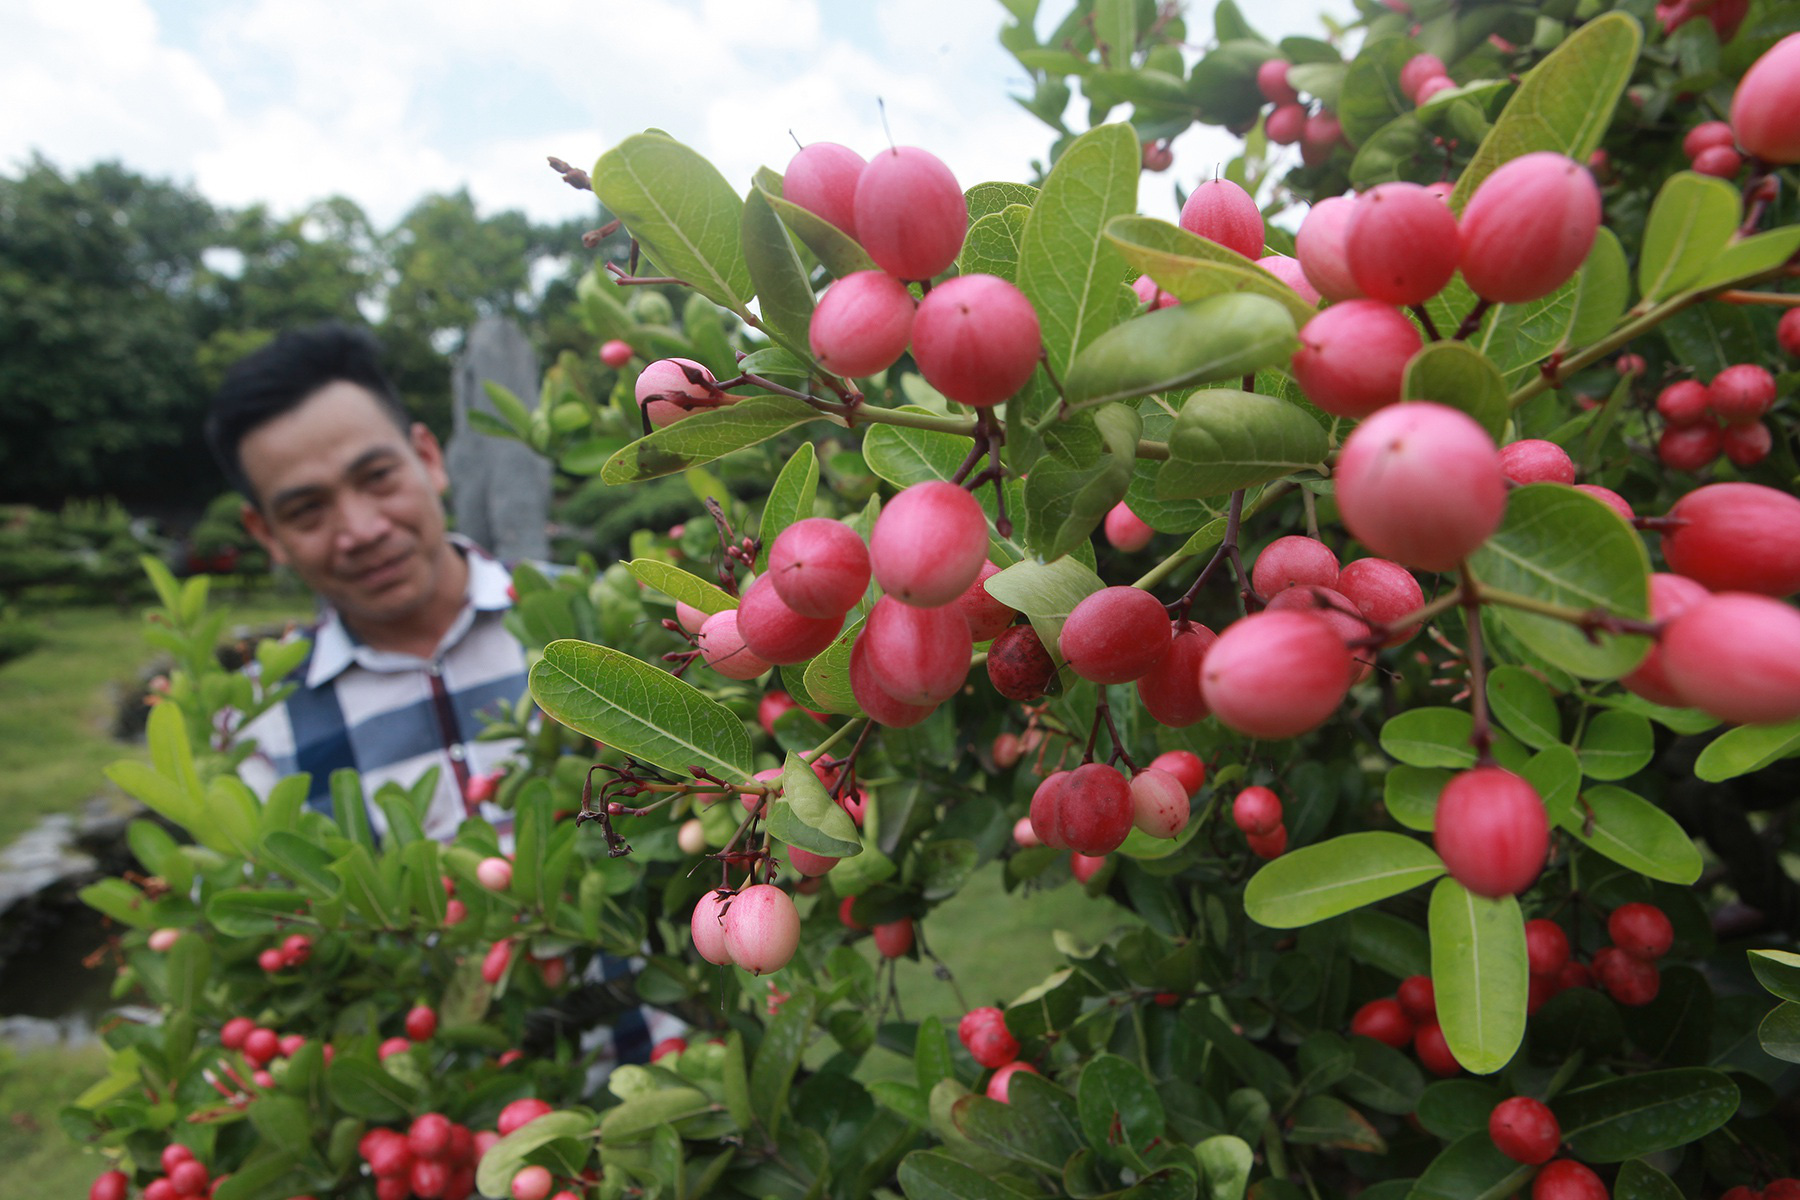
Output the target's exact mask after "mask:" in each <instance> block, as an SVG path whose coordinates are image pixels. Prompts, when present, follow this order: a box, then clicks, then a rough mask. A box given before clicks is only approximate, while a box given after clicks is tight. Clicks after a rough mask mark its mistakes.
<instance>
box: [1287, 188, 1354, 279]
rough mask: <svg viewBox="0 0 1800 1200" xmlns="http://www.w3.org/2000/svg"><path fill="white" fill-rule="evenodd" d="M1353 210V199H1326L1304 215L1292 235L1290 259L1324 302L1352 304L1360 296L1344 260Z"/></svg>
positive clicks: (1335, 197) (1352, 197)
mask: <svg viewBox="0 0 1800 1200" xmlns="http://www.w3.org/2000/svg"><path fill="white" fill-rule="evenodd" d="M1355 206H1356V198H1355V197H1354V196H1329V197H1327V198H1326V199H1324V200H1320V201H1319V202H1318V203H1316V204H1314V205H1313V206H1312V208H1311V209H1309V210H1308V211H1307V214H1306V219H1305V220H1303V221H1301V222H1300V232H1299V233H1297V234H1296V235H1294V257H1296V258H1298V259H1299V260H1300V269H1301V270H1302V271H1304V272H1305V273H1306V278H1307V279H1308V280H1310V281H1311V282H1312V285H1313V287H1315V288H1317V289H1318V290H1319V294H1320V295H1321V296H1323V297H1325V298H1326V299H1327V300H1354V299H1356V298H1357V297H1359V296H1361V295H1362V289H1361V288H1359V287H1357V286H1356V278H1355V277H1354V276H1353V275H1351V274H1350V263H1349V260H1348V259H1347V258H1346V257H1345V251H1344V230H1345V227H1346V226H1348V225H1349V223H1350V214H1351V212H1352V211H1354V209H1355Z"/></svg>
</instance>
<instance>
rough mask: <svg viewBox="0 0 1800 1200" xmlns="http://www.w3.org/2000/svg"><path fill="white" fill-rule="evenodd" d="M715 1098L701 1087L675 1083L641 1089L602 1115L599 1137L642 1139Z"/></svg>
mask: <svg viewBox="0 0 1800 1200" xmlns="http://www.w3.org/2000/svg"><path fill="white" fill-rule="evenodd" d="M711 1108H712V1101H711V1099H709V1098H708V1097H707V1094H706V1093H705V1092H703V1091H701V1090H700V1089H699V1088H689V1087H673V1088H662V1089H660V1090H657V1091H653V1092H641V1093H639V1094H637V1095H635V1096H631V1097H629V1098H627V1099H626V1101H625V1102H624V1103H623V1104H620V1105H618V1106H616V1107H614V1108H609V1109H607V1110H606V1112H605V1113H604V1114H602V1115H601V1117H600V1140H601V1141H602V1142H605V1143H607V1144H610V1145H616V1144H618V1143H620V1142H635V1141H643V1140H644V1139H645V1137H646V1135H648V1134H652V1133H654V1132H655V1131H656V1130H657V1129H659V1128H661V1127H662V1126H664V1125H673V1124H674V1123H675V1122H677V1121H680V1120H684V1119H686V1118H688V1117H694V1116H699V1115H700V1114H701V1113H703V1112H707V1111H709V1110H711Z"/></svg>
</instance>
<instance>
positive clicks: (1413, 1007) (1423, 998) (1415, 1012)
mask: <svg viewBox="0 0 1800 1200" xmlns="http://www.w3.org/2000/svg"><path fill="white" fill-rule="evenodd" d="M1395 998H1396V999H1398V1000H1399V1001H1400V1007H1401V1009H1403V1010H1404V1011H1405V1013H1406V1015H1407V1016H1408V1017H1409V1018H1410V1019H1411V1020H1412V1021H1413V1022H1414V1023H1415V1024H1425V1023H1427V1022H1430V1021H1435V1020H1437V989H1436V988H1434V987H1432V986H1431V976H1429V975H1408V976H1407V977H1406V978H1405V979H1402V980H1401V981H1400V987H1399V989H1398V991H1396V993H1395Z"/></svg>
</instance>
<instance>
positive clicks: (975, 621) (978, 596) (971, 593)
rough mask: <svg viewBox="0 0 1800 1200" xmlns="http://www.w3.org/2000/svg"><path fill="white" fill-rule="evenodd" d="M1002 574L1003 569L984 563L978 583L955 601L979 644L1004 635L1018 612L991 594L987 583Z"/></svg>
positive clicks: (976, 578)
mask: <svg viewBox="0 0 1800 1200" xmlns="http://www.w3.org/2000/svg"><path fill="white" fill-rule="evenodd" d="M999 573H1000V568H999V567H996V566H995V565H994V564H993V563H991V562H985V561H984V562H983V563H982V564H981V570H980V571H979V572H978V573H977V574H976V576H975V582H973V583H971V584H970V585H969V586H968V587H967V588H965V589H964V590H963V594H962V595H960V596H958V597H957V598H956V601H955V607H956V611H957V612H959V613H961V614H962V615H963V619H964V620H965V621H967V622H968V623H969V639H970V640H971V641H975V642H987V641H992V640H993V639H994V638H996V637H998V636H1000V631H1001V630H1003V629H1005V628H1006V627H1007V626H1008V625H1011V624H1012V622H1013V618H1014V617H1016V616H1018V615H1019V613H1018V610H1017V609H1012V608H1008V607H1007V606H1006V605H1004V604H1002V603H1000V601H998V600H996V599H994V598H993V597H992V596H991V595H989V594H988V590H987V586H986V585H987V581H988V580H990V579H992V578H993V577H994V576H996V575H998V574H999Z"/></svg>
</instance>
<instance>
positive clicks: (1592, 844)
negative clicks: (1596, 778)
mask: <svg viewBox="0 0 1800 1200" xmlns="http://www.w3.org/2000/svg"><path fill="white" fill-rule="evenodd" d="M1581 800H1582V802H1583V804H1585V806H1586V807H1585V808H1584V807H1583V805H1582V804H1577V805H1576V806H1575V807H1574V808H1573V809H1571V810H1570V812H1569V814H1568V816H1567V818H1566V819H1564V820H1563V821H1562V822H1561V824H1562V827H1563V828H1564V829H1566V830H1568V831H1569V833H1570V834H1572V835H1573V836H1574V837H1575V838H1576V839H1577V840H1579V841H1580V842H1581V843H1582V844H1583V845H1585V846H1586V847H1587V848H1588V849H1590V850H1593V851H1595V852H1597V853H1600V854H1604V855H1605V856H1606V857H1607V858H1610V859H1612V860H1613V861H1614V862H1616V863H1618V864H1619V865H1620V866H1622V867H1626V868H1629V869H1630V870H1633V871H1636V872H1637V873H1638V874H1640V875H1648V876H1649V877H1650V878H1652V879H1660V880H1662V881H1663V882H1664V883H1679V884H1682V885H1683V886H1685V885H1687V884H1690V883H1693V882H1694V881H1695V880H1697V879H1699V878H1700V869H1701V867H1702V865H1703V864H1702V861H1701V858H1700V851H1699V849H1698V848H1696V847H1695V845H1694V843H1693V842H1692V841H1690V840H1688V835H1687V834H1686V833H1684V832H1683V831H1682V828H1681V826H1680V825H1679V824H1678V823H1677V822H1676V820H1675V818H1674V817H1671V816H1670V815H1669V814H1668V813H1666V812H1664V811H1663V810H1662V809H1660V808H1658V807H1656V805H1654V804H1652V803H1650V801H1648V800H1646V799H1644V798H1643V797H1642V796H1640V795H1638V794H1637V793H1636V792H1628V791H1626V790H1625V789H1624V788H1620V787H1612V786H1610V785H1603V786H1601V787H1594V788H1589V789H1587V790H1586V791H1584V792H1583V793H1582V794H1581ZM1590 812H1591V814H1592V816H1591V818H1590V816H1589V813H1590ZM1590 820H1591V824H1592V829H1591V831H1590V829H1589V827H1588V826H1589V824H1590Z"/></svg>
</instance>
